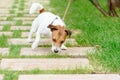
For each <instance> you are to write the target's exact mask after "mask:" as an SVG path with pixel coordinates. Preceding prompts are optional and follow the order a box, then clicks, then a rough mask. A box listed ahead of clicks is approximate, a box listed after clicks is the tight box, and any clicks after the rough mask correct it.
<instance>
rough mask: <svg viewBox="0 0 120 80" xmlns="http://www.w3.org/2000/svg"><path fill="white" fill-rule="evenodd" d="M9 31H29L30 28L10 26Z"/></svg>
mask: <svg viewBox="0 0 120 80" xmlns="http://www.w3.org/2000/svg"><path fill="white" fill-rule="evenodd" d="M10 30H30V26H11V28H10Z"/></svg>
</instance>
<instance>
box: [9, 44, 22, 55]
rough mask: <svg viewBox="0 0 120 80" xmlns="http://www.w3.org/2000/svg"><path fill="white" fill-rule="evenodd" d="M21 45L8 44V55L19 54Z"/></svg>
mask: <svg viewBox="0 0 120 80" xmlns="http://www.w3.org/2000/svg"><path fill="white" fill-rule="evenodd" d="M20 49H21V46H19V45H10V51H9V52H10V53H9V55H8V56H9V57H16V56H19V53H20Z"/></svg>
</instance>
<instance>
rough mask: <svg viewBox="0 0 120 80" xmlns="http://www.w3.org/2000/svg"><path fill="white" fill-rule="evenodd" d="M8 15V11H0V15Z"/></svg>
mask: <svg viewBox="0 0 120 80" xmlns="http://www.w3.org/2000/svg"><path fill="white" fill-rule="evenodd" d="M8 13H9V11H7V10H2V11H0V14H8Z"/></svg>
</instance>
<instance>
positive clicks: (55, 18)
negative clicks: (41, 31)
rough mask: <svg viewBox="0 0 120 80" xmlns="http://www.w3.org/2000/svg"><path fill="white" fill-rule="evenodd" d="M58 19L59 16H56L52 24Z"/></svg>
mask: <svg viewBox="0 0 120 80" xmlns="http://www.w3.org/2000/svg"><path fill="white" fill-rule="evenodd" d="M56 19H58V17H55V19H54V20H53V21H52V22H51V23H50V24H53V23H54V21H55V20H56Z"/></svg>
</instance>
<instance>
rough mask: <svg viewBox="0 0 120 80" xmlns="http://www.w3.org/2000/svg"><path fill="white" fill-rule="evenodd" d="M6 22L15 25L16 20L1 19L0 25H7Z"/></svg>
mask: <svg viewBox="0 0 120 80" xmlns="http://www.w3.org/2000/svg"><path fill="white" fill-rule="evenodd" d="M5 24H11V25H14V24H15V22H14V21H0V25H5Z"/></svg>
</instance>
